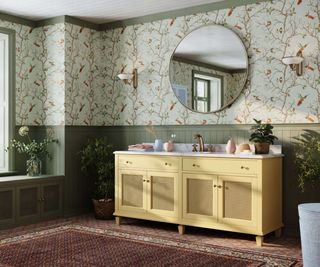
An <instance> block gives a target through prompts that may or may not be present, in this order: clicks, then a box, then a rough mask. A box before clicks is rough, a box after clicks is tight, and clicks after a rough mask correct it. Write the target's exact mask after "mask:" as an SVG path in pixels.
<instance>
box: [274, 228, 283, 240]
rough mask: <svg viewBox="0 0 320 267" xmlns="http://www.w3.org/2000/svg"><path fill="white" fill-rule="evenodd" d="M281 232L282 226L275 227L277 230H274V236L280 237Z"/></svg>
mask: <svg viewBox="0 0 320 267" xmlns="http://www.w3.org/2000/svg"><path fill="white" fill-rule="evenodd" d="M281 234H282V228H279V229H277V230H275V231H274V236H275V237H276V238H279V237H281Z"/></svg>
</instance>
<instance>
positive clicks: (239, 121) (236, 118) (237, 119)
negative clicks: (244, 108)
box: [234, 116, 242, 123]
mask: <svg viewBox="0 0 320 267" xmlns="http://www.w3.org/2000/svg"><path fill="white" fill-rule="evenodd" d="M234 120H235V121H236V122H238V123H242V120H240V119H239V117H238V116H237V117H235V118H234Z"/></svg>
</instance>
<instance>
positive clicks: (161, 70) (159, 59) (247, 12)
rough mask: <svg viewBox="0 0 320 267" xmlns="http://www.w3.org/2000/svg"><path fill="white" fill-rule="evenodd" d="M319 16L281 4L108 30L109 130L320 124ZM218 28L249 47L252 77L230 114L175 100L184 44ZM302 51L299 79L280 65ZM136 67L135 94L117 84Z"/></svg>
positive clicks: (303, 4) (284, 0)
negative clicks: (176, 58) (175, 73)
mask: <svg viewBox="0 0 320 267" xmlns="http://www.w3.org/2000/svg"><path fill="white" fill-rule="evenodd" d="M319 16H320V11H319V4H318V1H314V0H303V1H293V0H280V1H272V2H263V3H260V4H252V5H247V6H241V7H237V8H234V9H232V8H230V9H224V10H218V11H213V12H206V13H201V14H194V15H190V16H185V17H178V18H175V19H167V20H162V21H155V22H152V23H144V24H139V25H133V26H129V27H126V28H118V29H114V30H109V31H106V32H104V33H103V35H102V39H103V42H104V44H105V46H106V48H105V50H104V56H105V60H104V61H105V64H106V66H108V68H107V69H106V78H107V80H106V84H107V92H108V96H109V98H108V99H109V101H108V103H107V106H108V114H107V116H106V117H105V124H107V125H146V124H156V125H158V124H159V125H165V124H217V123H219V124H220V123H221V124H234V123H236V124H237V123H241V124H244V123H252V122H253V118H259V119H262V120H264V121H271V122H273V123H312V122H319V119H320V113H319V111H320V109H319V108H320V86H319V68H320V67H319V61H320V56H319V50H320V32H319V31H320V29H319ZM214 23H217V24H224V25H226V26H227V27H229V28H231V29H233V30H234V31H236V32H237V33H238V35H239V36H240V37H241V38H242V40H243V41H244V43H245V45H246V48H247V51H248V55H249V64H250V67H249V77H248V82H247V86H246V88H245V89H244V90H243V93H242V95H241V96H240V98H239V99H238V100H237V101H236V102H235V103H234V104H233V105H232V106H231V108H229V109H227V110H225V111H223V112H219V113H214V114H199V113H195V112H191V111H189V110H188V109H186V108H185V107H184V106H182V105H181V104H180V103H178V102H177V100H176V98H175V96H174V94H173V92H172V90H171V87H170V82H169V70H168V66H169V61H170V57H171V54H172V52H173V51H174V49H175V47H176V46H177V44H178V43H179V42H180V40H181V38H183V37H184V36H185V35H186V34H187V33H188V32H190V31H192V30H193V29H194V28H197V27H199V26H200V25H204V24H214ZM298 51H302V52H303V56H304V59H305V60H304V70H303V71H304V74H303V75H302V76H301V77H298V76H296V75H295V73H294V72H292V71H291V69H290V68H289V67H288V66H286V65H284V64H283V63H282V62H281V59H282V57H284V56H288V55H295V54H296V53H297V52H298ZM134 67H136V68H138V72H139V87H138V89H137V90H134V89H133V88H132V86H130V85H129V84H127V85H126V84H124V83H123V82H122V81H116V80H115V78H114V77H115V74H117V73H120V72H130V71H131V70H132V69H133V68H134Z"/></svg>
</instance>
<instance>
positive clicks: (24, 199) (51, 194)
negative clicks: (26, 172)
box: [0, 175, 64, 228]
mask: <svg viewBox="0 0 320 267" xmlns="http://www.w3.org/2000/svg"><path fill="white" fill-rule="evenodd" d="M63 183H64V177H63V176H48V175H44V176H39V177H28V176H12V177H7V178H4V177H2V178H0V228H7V227H12V226H15V225H21V224H28V223H34V222H38V221H41V220H48V219H53V218H58V217H61V216H63Z"/></svg>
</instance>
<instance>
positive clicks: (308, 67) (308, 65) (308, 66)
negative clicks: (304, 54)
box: [305, 63, 314, 71]
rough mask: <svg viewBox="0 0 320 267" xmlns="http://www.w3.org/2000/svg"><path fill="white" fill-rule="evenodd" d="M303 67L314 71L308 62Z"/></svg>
mask: <svg viewBox="0 0 320 267" xmlns="http://www.w3.org/2000/svg"><path fill="white" fill-rule="evenodd" d="M305 68H306V69H307V70H311V71H314V68H313V67H312V66H311V65H310V63H308V64H307V65H306V66H305Z"/></svg>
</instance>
